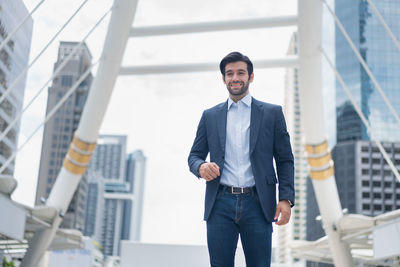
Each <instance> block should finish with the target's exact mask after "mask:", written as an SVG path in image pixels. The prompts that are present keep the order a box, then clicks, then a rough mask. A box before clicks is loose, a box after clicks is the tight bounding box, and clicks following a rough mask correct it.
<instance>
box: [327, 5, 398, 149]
mask: <svg viewBox="0 0 400 267" xmlns="http://www.w3.org/2000/svg"><path fill="white" fill-rule="evenodd" d="M373 2H374V4H375V6H376V7H377V9H378V10H379V11H380V13H381V14H382V16H383V18H384V19H385V21H386V23H387V24H388V26H389V27H390V28H391V30H392V31H393V34H394V35H395V36H396V37H397V39H400V27H399V19H400V2H399V1H392V0H380V1H373ZM335 12H336V15H337V17H338V18H339V19H340V21H341V22H342V24H343V26H344V28H345V29H346V31H347V32H348V34H349V36H350V37H351V39H352V41H353V42H354V44H355V46H356V47H357V49H358V51H359V53H360V54H361V56H362V57H363V59H364V60H365V62H366V63H367V64H368V66H369V68H370V69H371V71H372V73H373V74H374V76H375V78H376V80H377V81H378V82H379V83H380V85H381V87H382V89H383V91H384V92H385V94H386V95H387V97H388V98H389V99H390V101H391V104H392V105H393V107H394V109H395V110H396V112H397V114H400V90H399V88H400V77H399V73H400V63H399V62H400V52H399V51H398V49H397V48H396V46H395V44H394V43H393V41H392V40H391V39H390V38H389V36H388V34H387V33H386V31H385V30H384V28H383V26H382V25H381V23H380V22H379V21H378V19H377V17H376V16H375V15H374V14H373V12H372V10H371V7H370V6H369V4H368V2H367V1H365V0H350V1H349V0H336V2H335ZM336 67H337V69H338V71H339V73H340V74H341V76H342V77H343V80H344V82H345V83H346V85H347V87H348V88H349V89H350V91H351V94H352V96H353V97H354V98H355V100H356V102H357V105H358V106H359V107H360V108H361V110H362V112H363V113H364V116H365V117H366V118H367V119H368V122H369V123H370V125H371V128H372V129H373V131H374V134H375V136H376V138H377V139H378V140H381V141H388V142H397V141H400V125H399V123H397V121H396V120H395V118H394V116H393V115H392V114H391V113H390V111H389V109H388V108H387V106H386V105H385V103H384V101H383V99H382V97H381V96H380V94H379V93H378V90H377V89H376V88H375V86H374V85H373V83H372V81H371V79H370V78H369V77H368V75H367V73H366V72H365V71H364V69H363V67H362V66H361V64H360V63H359V61H358V59H357V58H356V56H355V54H354V53H353V51H352V50H351V48H350V46H349V44H348V43H347V41H346V40H345V38H344V35H343V34H342V33H341V32H340V30H339V29H338V28H336ZM336 113H337V116H336V120H337V124H336V125H337V141H338V142H341V141H348V140H370V136H369V134H368V133H367V131H366V128H365V127H364V126H363V125H362V122H361V119H360V118H359V117H358V115H357V114H356V112H355V110H354V108H353V106H352V105H351V103H350V101H349V100H348V98H347V96H346V95H345V92H344V90H343V89H342V87H341V86H340V84H339V83H338V84H337V87H336Z"/></svg>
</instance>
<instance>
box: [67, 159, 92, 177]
mask: <svg viewBox="0 0 400 267" xmlns="http://www.w3.org/2000/svg"><path fill="white" fill-rule="evenodd" d="M63 167H64V168H65V169H67V170H68V171H69V172H71V173H73V174H83V173H84V172H85V171H86V168H87V166H79V165H77V164H75V163H73V162H71V161H70V160H69V159H68V157H65V159H64V162H63Z"/></svg>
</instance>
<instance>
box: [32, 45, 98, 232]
mask: <svg viewBox="0 0 400 267" xmlns="http://www.w3.org/2000/svg"><path fill="white" fill-rule="evenodd" d="M77 45H78V43H76V42H60V46H59V49H58V57H57V62H56V63H55V64H54V70H55V69H56V68H57V67H58V66H59V65H60V64H62V62H63V61H64V60H65V58H66V57H67V56H68V55H69V54H70V53H71V52H72V51H73V49H74V48H75V47H76V46H77ZM91 60H92V56H91V54H90V51H89V49H88V47H87V46H86V44H84V45H83V46H81V47H80V48H79V49H78V51H77V52H76V54H75V55H73V56H72V58H71V59H70V60H69V61H68V63H67V64H66V65H65V66H64V67H63V68H62V70H61V71H60V72H59V73H58V74H57V75H56V76H55V77H54V79H53V82H52V85H51V86H50V87H49V89H48V98H47V109H46V114H48V113H49V112H50V111H51V109H52V108H53V107H54V106H55V105H56V104H57V103H58V102H59V101H60V99H61V98H62V97H63V96H64V95H65V93H66V92H67V91H68V90H69V89H70V88H71V87H72V86H73V85H74V84H75V83H76V81H77V80H78V79H79V78H80V77H81V75H82V74H83V73H84V72H85V71H86V70H87V69H88V68H89V67H90V65H91ZM92 79H93V77H92V75H89V76H88V77H87V78H86V79H85V80H84V81H83V82H81V84H79V86H78V88H77V89H76V90H75V91H74V93H72V95H71V96H70V97H68V99H67V101H66V102H65V103H64V104H63V105H62V106H61V107H60V108H59V109H58V111H57V112H56V113H55V114H54V116H53V117H52V118H51V119H50V120H49V121H48V122H47V123H46V125H45V127H44V131H43V142H42V152H41V158H40V168H39V177H38V184H37V190H36V200H35V204H36V205H39V204H41V203H42V201H41V199H46V198H47V197H48V195H49V193H50V191H51V188H52V186H53V184H54V182H55V180H56V178H57V175H58V173H59V171H60V169H61V166H62V163H63V160H64V157H65V154H66V153H67V151H68V148H69V145H70V143H71V141H72V138H73V136H74V133H75V131H76V129H77V128H78V124H79V121H80V117H81V114H82V111H83V108H84V105H85V102H86V98H87V95H88V91H89V88H90V84H91V82H92ZM86 194H87V176H86V175H84V176H83V177H82V179H81V182H80V184H79V186H78V188H77V190H76V191H75V194H74V196H73V198H72V200H71V203H70V205H69V207H68V210H67V213H66V214H65V217H64V220H63V223H62V225H61V227H64V228H74V229H78V230H81V231H83V229H84V223H85V208H86Z"/></svg>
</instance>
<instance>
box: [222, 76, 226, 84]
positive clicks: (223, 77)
mask: <svg viewBox="0 0 400 267" xmlns="http://www.w3.org/2000/svg"><path fill="white" fill-rule="evenodd" d="M222 81H223V82H224V84H226V82H225V76H224V75H222Z"/></svg>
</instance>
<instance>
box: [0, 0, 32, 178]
mask: <svg viewBox="0 0 400 267" xmlns="http://www.w3.org/2000/svg"><path fill="white" fill-rule="evenodd" d="M28 14H29V12H28V10H27V9H26V7H25V5H24V3H23V1H21V0H14V1H9V0H0V43H2V42H3V41H4V40H5V39H7V37H8V36H9V35H10V34H11V33H12V32H13V31H14V29H15V28H16V27H17V26H18V25H19V24H20V22H21V21H22V20H23V19H24V18H25V17H26V16H27V15H28ZM32 28H33V20H32V18H29V19H28V20H27V21H26V22H25V23H24V24H23V25H22V27H21V28H20V29H19V30H18V31H17V32H16V33H15V34H14V35H13V36H11V39H10V40H9V41H8V42H7V44H5V45H4V47H3V48H2V49H1V51H0V96H2V95H3V94H5V92H6V91H7V90H8V89H9V90H10V93H9V94H8V95H7V96H6V97H5V98H4V100H2V101H1V103H0V133H3V132H4V131H5V130H6V129H7V128H8V127H9V125H10V124H11V123H12V122H13V121H14V119H15V118H16V116H17V115H18V114H19V113H20V112H21V111H22V105H23V101H24V92H25V84H26V75H23V76H22V77H21V78H18V77H19V75H20V74H21V73H22V71H23V70H24V69H25V68H26V67H27V66H28V62H29V52H30V48H31V39H32ZM17 79H18V81H17ZM19 129H20V122H18V123H16V124H14V126H12V127H11V128H10V130H9V131H8V133H7V134H6V136H5V137H4V138H3V139H2V140H0V167H1V166H3V164H5V163H6V161H7V159H8V158H9V157H10V156H11V155H12V154H13V153H14V152H15V151H16V150H17V145H18V134H19ZM14 167H15V161H14V160H13V161H11V163H10V164H9V165H8V166H7V167H6V168H5V169H4V171H3V172H2V174H10V175H12V174H13V173H14Z"/></svg>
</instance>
